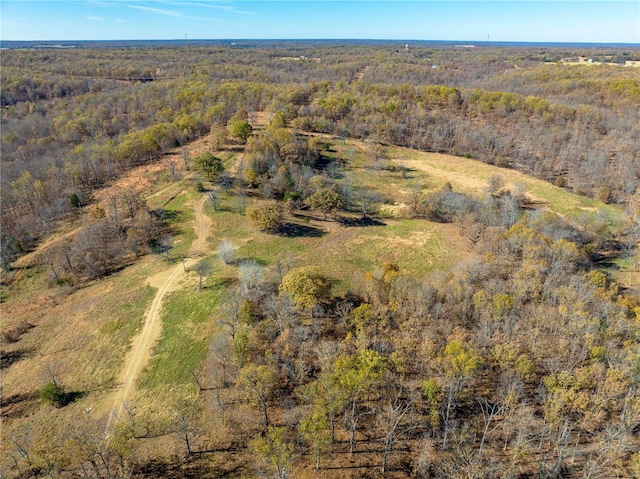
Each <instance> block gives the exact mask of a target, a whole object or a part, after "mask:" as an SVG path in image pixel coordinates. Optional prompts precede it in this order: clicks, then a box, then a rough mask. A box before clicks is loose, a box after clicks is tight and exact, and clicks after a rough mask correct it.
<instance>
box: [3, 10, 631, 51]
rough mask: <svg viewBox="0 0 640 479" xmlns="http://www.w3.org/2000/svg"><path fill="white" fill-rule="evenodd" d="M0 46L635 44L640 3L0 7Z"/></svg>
mask: <svg viewBox="0 0 640 479" xmlns="http://www.w3.org/2000/svg"><path fill="white" fill-rule="evenodd" d="M0 28H1V29H0V40H179V39H184V38H188V39H192V40H195V39H381V40H403V41H411V40H453V41H465V42H474V41H476V42H479V41H486V40H487V39H489V40H490V41H492V42H493V41H495V42H507V41H521V42H585V43H636V44H640V0H623V1H603V0H593V1H590V0H570V1H561V0H538V1H527V0H501V1H485V0H470V1H469V0H464V1H463V0H459V1H458V0H449V1H428V0H408V1H388V0H377V1H376V0H355V1H354V0H321V1H307V0H289V1H270V0H265V1H248V0H247V1H245V0H236V1H233V0H0Z"/></svg>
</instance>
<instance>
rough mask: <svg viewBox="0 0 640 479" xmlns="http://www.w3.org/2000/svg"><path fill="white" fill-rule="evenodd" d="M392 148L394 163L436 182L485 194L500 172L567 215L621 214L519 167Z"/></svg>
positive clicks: (545, 204)
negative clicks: (504, 166) (427, 176)
mask: <svg viewBox="0 0 640 479" xmlns="http://www.w3.org/2000/svg"><path fill="white" fill-rule="evenodd" d="M389 152H390V156H391V157H392V158H393V160H394V163H397V164H400V165H404V166H407V167H408V168H410V169H411V170H413V171H412V173H415V174H417V173H418V172H420V171H422V172H425V173H427V174H428V175H429V177H430V178H431V179H432V180H433V181H434V183H435V184H436V185H437V186H442V185H443V184H444V183H445V182H449V183H451V185H452V186H453V188H454V190H457V191H462V192H465V193H471V194H474V195H483V194H485V193H484V189H485V188H486V185H487V182H488V180H489V178H490V177H491V176H493V175H500V176H502V177H503V178H504V180H505V182H506V183H507V184H506V187H507V188H513V187H514V186H515V185H517V184H518V183H521V184H523V185H525V187H526V191H527V196H529V197H530V198H531V199H532V200H534V201H535V202H539V203H540V206H541V207H544V208H548V209H551V210H553V211H556V212H557V213H560V214H563V215H566V216H570V217H577V216H579V215H582V214H584V213H585V212H594V211H595V210H603V211H605V212H607V214H608V215H609V216H610V217H611V218H613V219H615V218H619V217H620V214H621V213H620V210H619V208H617V207H615V206H611V205H605V204H604V203H601V202H599V201H596V200H593V199H591V198H587V197H584V196H579V195H576V194H574V193H571V192H570V191H568V190H565V189H563V188H559V187H557V186H554V185H552V184H551V183H548V182H546V181H543V180H539V179H537V178H532V177H529V176H527V175H525V174H523V173H521V172H519V171H516V170H511V169H507V168H500V167H497V166H493V165H488V164H486V163H481V162H479V161H475V160H471V159H467V158H460V157H455V156H450V155H442V154H438V153H423V152H419V151H415V150H409V149H406V148H389ZM618 221H619V219H618Z"/></svg>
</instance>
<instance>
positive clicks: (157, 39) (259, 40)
mask: <svg viewBox="0 0 640 479" xmlns="http://www.w3.org/2000/svg"><path fill="white" fill-rule="evenodd" d="M238 41H252V42H255V41H258V42H303V41H306V42H314V41H315V42H358V41H362V42H376V41H378V42H399V43H410V42H435V43H466V44H480V45H489V44H501V43H532V44H541V43H543V44H560V45H567V44H579V45H628V46H638V47H640V42H637V43H631V42H615V41H604V42H603V41H580V40H571V41H557V40H469V39H466V40H461V39H454V40H437V39H398V38H189V39H185V38H111V39H85V40H79V39H75V40H64V39H46V40H45V39H32V40H11V39H0V43H4V42H7V43H9V42H11V43H36V42H40V43H52V42H57V43H74V42H82V43H90V42H94V43H96V42H182V43H192V42H238Z"/></svg>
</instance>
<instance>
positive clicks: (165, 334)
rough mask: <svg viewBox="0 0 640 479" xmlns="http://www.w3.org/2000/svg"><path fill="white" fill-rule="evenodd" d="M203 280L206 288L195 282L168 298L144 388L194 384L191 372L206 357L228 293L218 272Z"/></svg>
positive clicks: (143, 377)
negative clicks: (216, 319)
mask: <svg viewBox="0 0 640 479" xmlns="http://www.w3.org/2000/svg"><path fill="white" fill-rule="evenodd" d="M212 263H213V262H212ZM214 269H215V267H214ZM191 274H194V273H191ZM204 284H205V287H204V288H203V289H201V290H196V288H195V282H194V284H193V285H189V286H188V287H184V288H182V289H180V290H178V291H175V292H173V293H171V294H169V295H168V296H167V297H166V298H165V301H164V304H163V309H162V316H161V320H162V334H161V337H160V340H159V341H158V344H157V345H156V346H155V347H154V349H153V353H152V357H151V360H150V362H149V365H148V366H147V367H146V368H145V370H144V371H143V373H142V375H141V378H140V382H139V384H140V387H141V388H144V389H153V388H158V387H163V386H166V385H193V387H195V385H194V384H193V377H192V375H191V372H192V371H194V370H195V369H196V368H197V366H198V365H199V364H200V363H201V362H202V361H203V360H204V358H205V355H206V352H207V341H208V337H209V335H210V333H211V330H212V328H213V327H214V324H213V323H214V319H215V317H216V311H217V310H218V308H219V306H220V303H221V301H222V298H223V297H224V295H225V284H224V282H223V281H220V278H219V276H218V275H216V274H215V273H213V274H211V275H210V276H209V278H207V281H206V282H205V283H204Z"/></svg>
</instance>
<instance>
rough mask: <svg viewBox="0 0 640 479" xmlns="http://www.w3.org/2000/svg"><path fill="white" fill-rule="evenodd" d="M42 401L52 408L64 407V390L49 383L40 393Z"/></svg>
mask: <svg viewBox="0 0 640 479" xmlns="http://www.w3.org/2000/svg"><path fill="white" fill-rule="evenodd" d="M40 401H42V402H43V403H45V404H49V405H50V406H55V407H62V406H64V405H65V394H64V391H63V389H62V388H61V387H60V386H58V385H57V384H56V383H54V382H53V381H49V382H48V383H47V384H45V386H44V387H43V388H42V390H41V391H40Z"/></svg>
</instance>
